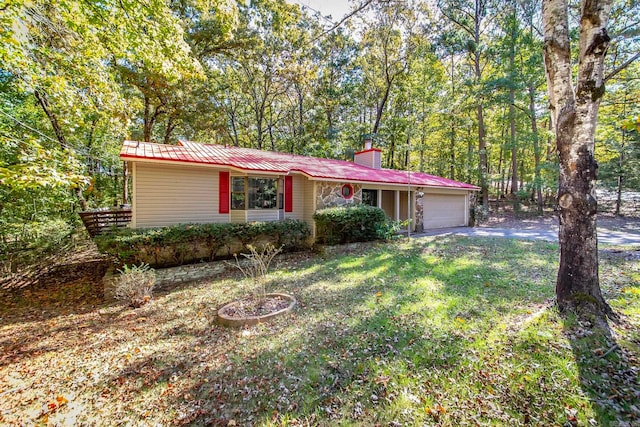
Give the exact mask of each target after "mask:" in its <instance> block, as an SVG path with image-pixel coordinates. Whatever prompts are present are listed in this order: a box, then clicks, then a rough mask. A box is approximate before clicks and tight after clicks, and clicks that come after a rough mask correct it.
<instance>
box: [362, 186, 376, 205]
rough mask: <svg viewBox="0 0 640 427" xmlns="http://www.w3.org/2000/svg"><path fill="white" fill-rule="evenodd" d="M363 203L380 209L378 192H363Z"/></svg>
mask: <svg viewBox="0 0 640 427" xmlns="http://www.w3.org/2000/svg"><path fill="white" fill-rule="evenodd" d="M362 203H363V204H365V205H369V206H375V207H378V190H364V189H363V190H362Z"/></svg>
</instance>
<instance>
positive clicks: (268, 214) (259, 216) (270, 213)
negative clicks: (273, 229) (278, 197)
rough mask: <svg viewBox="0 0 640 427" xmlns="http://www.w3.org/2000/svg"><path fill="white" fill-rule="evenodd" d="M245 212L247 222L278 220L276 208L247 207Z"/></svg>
mask: <svg viewBox="0 0 640 427" xmlns="http://www.w3.org/2000/svg"><path fill="white" fill-rule="evenodd" d="M246 212H247V222H253V221H259V222H269V221H277V220H278V209H249V210H247V211H246Z"/></svg>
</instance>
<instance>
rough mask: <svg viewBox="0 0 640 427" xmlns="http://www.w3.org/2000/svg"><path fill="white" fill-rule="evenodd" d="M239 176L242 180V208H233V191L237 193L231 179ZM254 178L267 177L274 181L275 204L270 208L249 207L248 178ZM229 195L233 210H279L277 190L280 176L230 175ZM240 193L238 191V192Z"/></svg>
mask: <svg viewBox="0 0 640 427" xmlns="http://www.w3.org/2000/svg"><path fill="white" fill-rule="evenodd" d="M237 178H240V179H242V180H243V182H244V208H242V209H241V208H234V207H233V194H234V193H238V192H234V191H233V180H234V179H237ZM251 178H254V179H268V180H271V181H273V182H274V184H275V190H276V198H275V205H274V207H272V208H250V207H249V179H251ZM229 181H230V182H229V184H230V185H229V190H230V191H229V197H230V198H231V200H230V203H229V205H230V208H231V210H235V211H277V210H280V207H279V191H280V178H279V177H274V176H262V175H232V176H231V177H230V180H229ZM238 194H240V193H238Z"/></svg>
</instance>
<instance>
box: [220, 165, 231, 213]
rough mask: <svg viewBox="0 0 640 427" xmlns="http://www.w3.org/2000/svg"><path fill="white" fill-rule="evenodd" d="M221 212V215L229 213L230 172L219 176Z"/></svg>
mask: <svg viewBox="0 0 640 427" xmlns="http://www.w3.org/2000/svg"><path fill="white" fill-rule="evenodd" d="M219 178H220V180H219V185H220V186H219V201H220V205H219V210H218V212H219V213H221V214H226V213H229V172H222V171H221V172H220V174H219Z"/></svg>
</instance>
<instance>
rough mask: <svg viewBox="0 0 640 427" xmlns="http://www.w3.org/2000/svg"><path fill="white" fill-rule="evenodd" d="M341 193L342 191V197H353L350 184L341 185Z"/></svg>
mask: <svg viewBox="0 0 640 427" xmlns="http://www.w3.org/2000/svg"><path fill="white" fill-rule="evenodd" d="M341 193H342V197H344V198H345V199H347V200H349V199H350V198H352V197H353V186H352V185H351V184H345V185H343V186H342V190H341Z"/></svg>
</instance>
